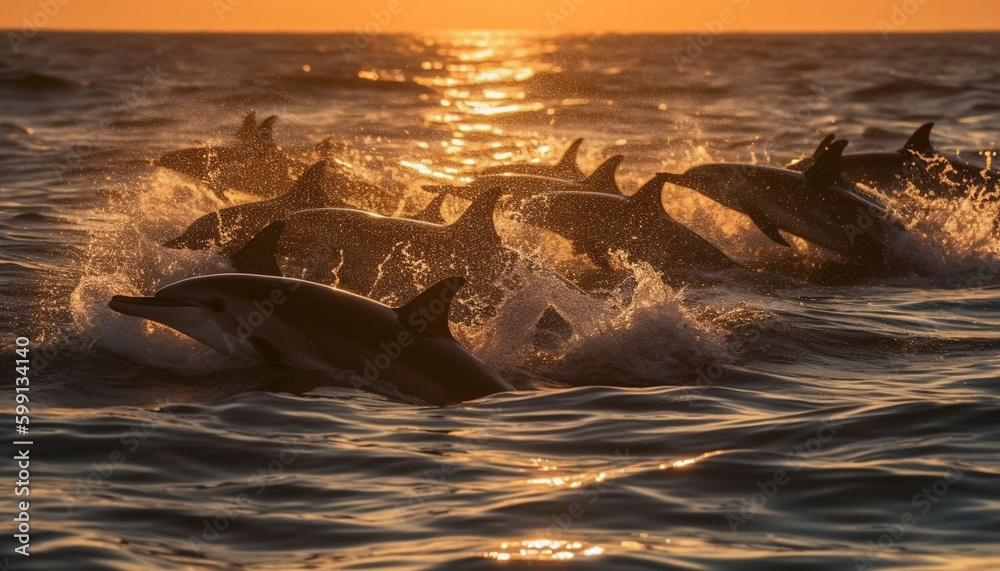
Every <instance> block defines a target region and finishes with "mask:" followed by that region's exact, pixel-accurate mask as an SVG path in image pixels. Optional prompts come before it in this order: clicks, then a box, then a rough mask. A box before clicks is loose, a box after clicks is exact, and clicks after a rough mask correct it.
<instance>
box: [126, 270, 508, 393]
mask: <svg viewBox="0 0 1000 571" xmlns="http://www.w3.org/2000/svg"><path fill="white" fill-rule="evenodd" d="M464 283H465V280H463V279H462V278H450V279H445V280H442V281H441V282H439V283H437V284H435V285H433V286H431V287H430V288H428V289H427V290H425V291H424V292H422V293H421V294H420V295H418V296H417V297H416V298H414V299H413V300H412V301H410V302H409V303H407V304H406V305H404V306H402V307H400V308H398V309H393V308H391V307H387V306H385V305H382V304H380V303H377V302H375V301H372V300H370V299H366V298H363V297H361V296H358V295H354V294H351V293H348V292H344V291H339V290H336V289H333V288H330V287H327V286H323V285H319V284H315V283H310V282H305V281H301V280H294V279H289V278H281V277H274V276H258V275H246V274H221V275H211V276H201V277H196V278H190V279H186V280H183V281H180V282H177V283H175V284H172V285H169V286H167V287H164V288H162V289H161V290H159V291H157V292H156V295H154V296H153V297H126V296H115V297H114V298H113V299H112V300H111V302H110V303H109V307H110V308H111V309H113V310H115V311H117V312H119V313H124V314H126V315H132V316H136V317H141V318H144V319H149V320H152V321H156V322H158V323H162V324H164V325H167V326H168V327H172V328H174V329H176V330H177V331H180V332H181V333H184V334H185V335H188V336H189V337H192V338H193V339H195V340H197V341H200V342H202V343H204V344H205V345H208V346H209V347H211V348H213V349H215V350H217V351H220V352H222V353H224V354H227V355H241V356H244V357H249V358H252V359H255V360H263V361H266V362H270V363H273V364H277V365H281V366H285V367H289V368H293V369H299V370H304V371H329V370H339V371H352V372H354V373H356V374H358V375H359V376H363V377H364V378H365V379H367V380H368V381H370V382H373V383H375V382H378V381H385V382H388V383H391V384H392V385H393V386H395V387H396V389H398V390H399V392H401V393H403V394H406V395H410V396H414V397H417V398H419V399H421V400H423V401H425V402H428V403H430V404H434V405H446V404H451V403H456V402H461V401H466V400H471V399H477V398H480V397H484V396H487V395H491V394H494V393H498V392H503V391H509V390H511V387H510V385H509V384H507V382H506V381H504V380H503V379H502V378H500V377H499V376H498V375H497V374H496V373H495V372H493V371H492V370H491V369H490V368H489V367H487V366H486V365H485V364H483V363H482V362H481V361H480V360H478V359H477V358H476V357H474V356H473V355H472V354H471V353H469V352H468V351H467V350H466V349H465V348H464V347H462V346H461V345H460V344H459V343H458V342H457V341H455V338H454V337H452V334H451V331H450V329H449V326H448V311H449V308H450V307H451V302H452V300H453V299H454V297H455V292H457V291H458V290H459V289H460V288H461V287H462V285H463V284H464Z"/></svg>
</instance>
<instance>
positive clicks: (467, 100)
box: [0, 33, 1000, 570]
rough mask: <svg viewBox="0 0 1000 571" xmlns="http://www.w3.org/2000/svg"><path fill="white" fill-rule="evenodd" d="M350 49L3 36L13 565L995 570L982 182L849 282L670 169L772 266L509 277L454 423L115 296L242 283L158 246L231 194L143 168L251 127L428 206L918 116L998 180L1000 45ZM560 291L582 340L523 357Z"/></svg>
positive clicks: (1, 266)
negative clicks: (330, 156)
mask: <svg viewBox="0 0 1000 571" xmlns="http://www.w3.org/2000/svg"><path fill="white" fill-rule="evenodd" d="M5 35H6V34H5ZM365 39H366V38H363V37H359V36H355V35H354V34H344V35H143V34H133V35H129V34H83V33H79V34H78V33H41V34H39V35H38V36H37V37H34V38H32V39H31V40H30V42H29V43H28V44H26V45H22V46H20V50H19V53H16V54H15V53H14V52H13V51H12V50H10V49H6V47H5V49H3V50H0V204H2V208H0V330H2V335H0V338H2V339H3V344H2V346H3V347H4V350H5V351H6V353H7V354H6V355H5V356H4V362H6V363H8V364H9V367H8V369H14V368H15V367H14V362H15V361H14V360H15V359H17V358H18V356H17V355H16V354H15V349H16V348H17V346H16V343H15V340H16V339H17V338H18V337H25V338H26V341H27V343H28V345H27V347H28V348H29V350H30V352H31V353H30V357H31V359H32V363H31V369H30V372H29V373H30V374H29V377H30V392H27V393H24V392H22V393H21V394H26V395H29V398H30V401H29V403H28V405H29V407H30V413H29V414H30V425H28V426H27V427H26V428H28V429H29V432H28V433H27V434H23V435H18V434H15V432H14V431H15V426H14V424H15V423H14V422H13V418H12V417H13V416H14V415H13V413H14V412H15V406H16V403H15V398H16V397H15V392H14V384H15V383H14V378H15V377H16V376H21V374H20V373H16V372H15V371H11V370H8V372H7V376H6V378H5V380H4V381H3V385H4V387H5V388H4V391H3V396H2V401H3V404H2V408H3V410H4V411H5V412H9V413H11V414H5V415H4V418H6V419H7V420H6V421H5V426H4V428H3V430H2V432H3V434H5V435H7V436H8V437H9V438H5V440H7V441H8V442H12V441H14V440H23V439H30V441H31V442H33V444H32V445H30V468H29V471H30V485H29V486H28V487H29V488H30V497H29V496H16V495H15V493H14V490H15V488H16V487H22V485H17V484H15V480H16V479H17V472H18V470H19V469H16V468H15V467H14V464H15V463H16V461H15V462H11V461H9V460H8V461H5V462H4V464H3V466H4V468H3V470H2V474H3V479H4V483H3V488H4V490H6V491H5V492H4V493H3V497H4V501H3V502H0V506H2V510H0V511H2V512H3V513H2V519H4V520H5V521H7V522H8V523H6V524H5V525H3V526H2V527H3V530H4V536H5V537H6V538H7V539H6V541H5V542H4V545H5V546H6V547H5V549H4V552H3V553H2V554H0V562H2V563H3V564H4V565H8V564H9V565H11V567H10V568H11V569H13V568H14V565H16V566H17V568H20V569H23V570H32V569H46V570H50V569H51V570H56V569H67V570H69V569H72V570H81V569H86V570H103V569H117V570H139V569H247V570H299V569H521V568H526V567H530V568H541V569H550V568H551V569H622V570H627V569H690V570H709V569H726V570H729V569H732V570H774V569H815V570H819V569H822V570H827V569H829V570H834V569H837V570H840V569H843V570H853V569H912V570H916V569H921V570H931V569H935V570H937V569H942V570H943V569H977V570H979V569H984V570H985V569H997V568H1000V243H998V240H997V237H996V236H995V235H994V234H993V233H992V229H993V224H994V220H995V218H996V216H997V210H998V206H997V202H996V201H995V200H994V201H991V200H982V199H981V197H980V196H979V195H978V194H977V193H976V192H970V193H969V196H968V197H967V198H965V199H957V200H946V199H940V198H935V197H920V196H916V197H909V199H908V200H906V201H898V202H894V201H892V200H890V204H889V206H890V208H891V209H893V211H894V212H895V214H896V215H897V216H899V217H900V219H901V220H902V221H903V222H904V224H905V225H906V227H907V228H908V229H909V230H910V233H911V235H912V236H913V237H914V240H913V243H912V244H910V245H909V246H908V247H909V248H911V249H912V252H913V254H914V255H915V256H917V257H919V258H920V259H922V260H924V261H925V262H926V263H925V266H926V267H928V268H930V270H929V271H925V272H922V274H921V275H913V276H910V275H902V276H897V277H892V278H880V279H874V278H870V279H851V277H850V276H849V275H848V276H846V279H845V277H844V276H843V275H840V277H839V278H838V279H835V280H830V279H826V276H828V275H830V274H837V272H838V266H837V264H838V261H837V260H836V259H835V258H834V257H833V256H832V255H831V254H829V253H825V252H823V251H821V250H820V249H819V248H816V247H812V246H809V245H808V244H806V243H805V242H803V241H801V240H793V248H782V247H780V246H777V245H775V244H773V243H772V242H770V240H768V239H767V238H766V237H764V236H763V234H762V233H761V232H759V231H758V230H757V229H756V228H755V227H753V226H752V224H751V223H750V222H749V221H747V220H746V219H745V218H744V217H743V216H742V215H740V214H737V213H735V212H733V211H730V210H726V209H725V208H723V207H721V206H718V205H716V204H715V203H713V202H711V201H709V200H708V199H705V198H703V197H701V196H700V195H697V194H696V193H694V192H693V191H688V190H686V189H683V188H679V187H672V186H669V185H668V187H667V189H666V191H665V193H664V200H663V202H664V206H665V208H666V210H667V212H669V213H670V214H671V215H672V216H673V217H674V218H676V219H677V220H679V221H682V222H683V223H685V224H687V225H688V226H689V227H690V228H692V229H693V230H695V231H696V232H698V233H699V234H701V235H702V236H703V237H705V238H706V239H708V240H709V241H711V242H712V243H714V244H715V245H717V246H718V247H719V248H720V249H722V250H723V251H725V252H726V253H727V254H729V255H730V256H731V257H733V258H734V259H736V260H737V261H739V262H741V263H743V264H744V265H746V266H747V267H749V268H751V269H752V270H754V272H755V278H756V279H754V280H751V283H748V282H747V281H745V280H733V282H732V283H722V284H716V285H712V286H699V285H694V284H692V285H686V286H680V285H677V284H673V285H668V284H666V283H664V282H663V281H662V280H661V279H660V278H659V277H658V276H657V274H656V273H655V272H652V271H651V270H649V268H647V267H643V266H642V265H641V264H637V265H634V266H632V267H630V268H629V270H628V271H627V272H626V274H627V275H624V276H623V277H622V279H621V283H620V284H613V285H612V287H611V288H610V291H609V294H608V295H606V296H598V297H588V296H582V295H581V294H580V293H579V292H578V291H576V290H574V289H573V288H571V287H569V286H567V285H566V284H565V283H564V282H561V281H560V280H558V279H553V278H551V277H532V276H525V279H524V280H522V282H523V287H520V288H517V289H512V290H511V291H509V292H507V294H506V298H505V299H504V301H503V303H501V304H500V305H499V306H498V307H497V308H496V309H495V314H494V316H493V317H492V318H491V319H490V320H489V321H488V322H487V323H485V324H479V325H476V326H463V325H461V324H454V325H453V327H454V329H455V330H456V336H457V337H458V338H459V339H460V340H462V341H463V342H464V343H465V344H466V345H467V346H468V347H469V348H470V349H471V350H472V351H473V352H474V353H475V354H476V355H477V356H479V357H480V358H481V359H482V360H484V361H485V362H486V363H488V364H489V365H491V366H492V367H494V368H495V369H496V370H497V371H499V373H500V374H501V375H502V376H504V377H505V378H506V379H508V380H510V381H511V382H512V383H514V384H515V386H516V387H517V388H518V390H517V391H515V392H510V393H504V394H497V395H493V396H490V397H487V398H483V399H481V400H478V401H475V402H468V403H463V404H459V405H453V406H446V407H432V406H426V405H421V404H416V403H412V402H399V401H398V400H392V399H388V398H385V397H383V396H380V395H377V394H371V393H366V392H360V391H358V390H354V389H353V388H351V385H350V384H349V383H346V382H338V381H337V380H336V379H328V380H327V379H321V380H320V381H322V382H316V381H317V379H309V378H306V377H308V375H305V374H303V373H296V372H293V371H284V370H279V369H275V368H269V367H265V366H248V365H246V364H243V363H238V362H233V361H230V360H228V359H227V358H226V357H224V356H222V355H221V354H217V353H215V352H213V351H211V350H210V349H208V348H206V347H203V346H201V345H200V344H198V343H197V342H195V341H192V340H190V339H187V338H186V337H183V336H181V335H179V334H176V333H174V332H172V331H170V330H168V329H166V328H164V327H160V326H154V325H152V324H150V323H147V322H143V321H141V320H137V319H135V318H130V317H125V316H122V315H118V314H116V313H114V312H112V311H111V310H110V309H108V307H107V303H108V301H109V299H110V298H111V296H112V295H116V294H125V295H151V294H152V293H153V292H154V291H155V290H156V289H157V288H159V287H162V286H164V285H166V284H168V283H171V282H173V281H177V280H179V279H182V278H186V277H190V276H196V275H202V274H209V273H220V272H226V271H231V268H230V266H229V264H228V262H227V261H226V259H225V258H224V257H222V256H221V255H219V254H217V253H216V252H213V251H197V252H196V251H184V250H169V249H166V248H164V247H162V246H161V245H160V244H161V243H162V242H163V241H164V240H166V239H168V238H171V237H173V236H175V235H176V234H177V233H179V232H180V231H181V230H183V229H184V228H185V227H186V226H187V224H189V223H190V222H191V221H192V220H194V219H195V218H197V217H198V216H200V215H202V214H204V213H206V212H209V211H212V210H215V209H217V208H220V207H222V206H225V204H224V203H223V202H222V201H221V199H220V198H218V197H217V196H216V195H215V194H214V193H213V192H212V191H211V190H209V189H207V188H204V187H203V186H201V185H199V184H197V183H196V182H194V181H193V180H191V179H188V178H185V177H183V176H182V175H179V174H177V173H172V172H170V171H167V170H164V169H159V168H156V167H154V166H152V163H151V160H152V159H154V158H156V157H157V156H160V155H162V154H163V153H165V152H167V151H170V150H176V149H180V148H185V147H194V146H203V145H208V144H222V143H225V142H227V141H230V140H231V138H232V136H233V133H234V132H235V131H236V129H237V128H238V126H239V124H240V122H241V120H242V118H243V116H244V115H246V114H247V113H248V112H250V111H255V112H256V113H257V115H258V117H259V118H264V117H266V116H269V115H277V116H278V120H277V123H276V125H275V129H274V132H275V137H276V139H277V141H278V143H279V144H280V145H281V146H282V147H283V148H285V149H286V150H289V151H290V152H292V151H294V152H300V153H308V152H310V149H314V148H316V147H317V145H320V144H322V145H323V146H324V147H323V148H325V149H327V150H330V149H333V150H334V151H335V152H337V153H339V156H340V157H341V158H342V160H343V161H344V162H345V163H349V164H351V165H352V166H353V167H354V168H356V169H357V171H358V172H359V173H361V174H362V176H364V177H365V178H366V179H367V180H368V181H370V182H372V183H374V184H377V185H379V186H380V187H382V188H384V189H385V194H384V196H380V197H376V198H377V199H378V200H377V202H378V203H379V204H381V205H382V206H383V207H384V210H385V211H384V213H385V214H395V215H405V214H407V213H411V212H414V211H417V210H419V209H420V208H421V207H422V206H423V205H424V204H426V203H427V202H428V201H429V200H430V199H431V198H432V195H431V194H429V193H427V192H424V191H423V190H421V188H420V187H421V185H424V184H440V183H442V182H449V181H451V182H456V183H457V182H462V181H464V180H468V179H469V178H470V177H471V176H472V175H473V174H474V173H475V172H476V171H477V170H478V169H482V168H484V167H486V166H491V165H496V164H501V163H505V162H527V161H538V162H542V163H548V162H554V161H555V160H556V159H557V158H558V157H559V155H560V154H561V153H562V150H563V149H564V148H565V147H566V146H567V145H568V144H569V143H570V142H571V141H572V140H573V139H575V138H577V137H583V138H584V143H583V146H582V151H581V156H580V163H581V165H582V167H583V168H584V170H585V171H589V170H590V169H592V168H594V167H595V166H596V165H597V164H598V163H600V162H601V160H603V159H605V158H607V157H608V156H611V155H613V154H618V153H620V154H623V155H624V156H625V162H624V164H623V165H622V168H621V170H620V173H619V177H618V180H619V184H620V185H621V186H622V188H623V190H624V192H626V193H631V192H633V191H634V190H635V189H636V188H638V186H639V185H640V184H641V183H642V182H643V181H644V180H646V179H648V178H649V177H650V176H652V175H653V174H654V173H656V172H658V171H672V172H680V171H683V170H685V169H686V168H688V167H691V166H694V165H697V164H701V163H705V162H714V161H734V162H747V163H757V164H771V165H777V166H781V165H784V164H785V163H787V162H788V161H789V160H791V159H795V158H801V157H804V156H807V155H809V154H810V153H811V152H812V150H813V148H814V147H815V145H816V144H817V143H818V142H819V140H820V139H821V138H822V137H823V136H824V135H825V134H826V133H830V132H836V133H837V135H838V136H840V137H846V138H847V139H849V140H850V146H849V147H848V152H852V151H854V152H856V151H864V150H894V149H897V148H899V147H901V146H902V144H903V142H904V141H905V140H906V138H907V137H908V136H909V135H910V134H911V133H912V132H913V130H914V129H916V128H917V127H918V126H919V125H920V124H922V123H924V122H928V121H934V122H935V124H936V126H935V129H934V131H933V133H932V136H931V140H932V142H933V143H934V144H935V146H936V147H937V148H938V149H939V150H940V151H942V152H944V153H946V154H948V155H950V156H952V157H958V158H960V159H961V160H963V161H966V162H970V163H974V164H977V165H980V166H985V165H986V162H987V160H991V159H992V157H991V156H990V154H991V152H993V151H992V150H993V149H996V148H997V146H998V142H1000V35H996V34H954V35H952V34H944V35H914V34H903V33H899V34H891V35H889V36H888V37H883V36H882V35H881V34H873V35H812V36H795V35H739V34H723V35H720V36H718V37H713V38H711V41H710V42H709V41H708V40H707V36H705V37H703V38H702V43H707V44H708V45H707V47H703V49H701V50H700V52H699V51H698V50H694V49H692V48H691V46H692V45H695V44H692V42H697V41H698V38H697V37H696V36H685V35H601V36H554V37H553V36H547V35H532V34H522V33H440V34H428V35H380V36H377V37H375V38H373V39H371V40H370V41H364V40H365ZM345 45H346V46H349V49H345V47H344V46H345ZM348 56H349V57H348ZM970 190H975V189H970ZM463 207H464V204H463V203H461V201H459V200H458V199H455V200H451V199H449V201H446V203H445V209H444V210H445V216H446V217H448V218H454V217H455V216H457V214H458V212H460V211H461V208H463ZM598 215H599V213H598ZM544 253H546V254H547V255H548V254H551V255H553V256H556V255H558V252H555V251H553V252H548V251H546V252H544ZM556 262H558V263H561V264H564V265H565V264H571V263H573V260H572V259H569V260H561V261H560V260H556ZM554 263H555V262H554ZM548 305H554V306H556V307H557V308H558V310H559V311H560V313H561V314H562V315H563V317H564V318H565V319H566V321H567V322H568V323H569V324H570V325H571V326H572V335H571V336H570V337H569V338H567V339H558V340H556V342H554V343H548V344H544V345H542V346H539V345H538V344H537V343H535V341H536V340H537V339H535V336H534V331H533V329H532V325H533V324H534V320H535V319H537V317H538V315H539V314H540V312H542V311H543V310H544V309H545V308H546V307H547V306H548ZM22 342H23V341H22ZM4 449H5V451H6V452H5V454H10V455H16V454H17V451H18V449H24V446H20V448H18V447H17V446H14V445H11V444H8V445H6V446H5V447H4ZM10 457H11V456H7V458H10ZM29 500H30V507H29V510H28V513H29V516H30V539H29V540H28V541H29V543H30V548H29V552H30V556H29V557H24V556H22V555H20V554H18V553H15V551H14V548H15V547H17V546H19V545H20V543H19V542H18V540H16V539H14V538H13V537H12V535H13V534H14V533H17V531H16V522H14V523H12V519H13V518H15V517H18V514H19V512H20V511H21V510H20V509H19V507H18V506H17V505H16V503H17V502H20V501H29ZM5 568H6V567H5Z"/></svg>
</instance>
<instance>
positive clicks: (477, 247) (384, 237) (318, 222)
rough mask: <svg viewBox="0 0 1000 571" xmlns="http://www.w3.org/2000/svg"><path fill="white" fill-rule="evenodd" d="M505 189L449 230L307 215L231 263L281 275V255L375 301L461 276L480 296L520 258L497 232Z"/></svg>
mask: <svg viewBox="0 0 1000 571" xmlns="http://www.w3.org/2000/svg"><path fill="white" fill-rule="evenodd" d="M500 195H501V190H500V189H492V190H491V191H489V192H486V193H485V194H484V195H483V196H481V197H479V198H478V199H477V200H476V201H474V202H473V203H472V204H471V205H470V206H469V207H468V208H467V209H466V210H465V212H464V213H463V214H462V216H461V217H459V219H458V220H456V221H454V222H452V223H451V224H449V225H440V224H431V223H428V222H421V221H418V220H411V219H406V218H390V217H387V216H381V215H378V214H373V213H371V212H365V211H362V210H355V209H347V208H318V209H312V210H302V211H299V212H295V213H294V214H290V215H288V216H285V217H284V219H283V221H280V222H275V223H274V224H273V225H271V226H268V227H266V228H264V229H262V230H261V231H260V232H259V233H258V234H257V235H256V236H254V238H253V239H252V240H250V241H249V242H247V244H246V246H245V247H244V248H242V249H241V250H239V251H238V252H235V253H233V254H232V255H231V256H230V259H231V260H232V262H233V265H234V267H235V268H236V269H237V271H241V272H257V273H272V274H279V275H280V271H281V270H280V268H279V267H278V266H277V264H276V263H275V258H276V256H277V257H278V258H280V259H286V260H290V265H292V266H293V267H295V266H297V267H298V268H300V269H301V270H302V271H304V273H303V274H302V275H300V276H299V277H308V278H309V279H314V280H317V281H323V282H325V283H330V284H332V285H335V286H337V287H339V288H342V289H345V290H348V291H352V292H355V293H358V294H361V295H364V296H366V297H370V298H373V299H400V298H402V299H408V298H409V297H410V296H411V295H413V294H414V293H415V291H414V288H416V287H418V282H420V283H428V282H430V281H437V280H439V279H441V278H443V277H446V276H448V275H463V276H464V277H466V278H468V279H470V280H471V281H472V282H473V283H472V284H470V286H471V287H475V288H476V290H477V293H481V292H480V291H479V290H480V289H481V286H486V287H491V286H492V285H493V284H495V282H496V281H497V280H496V279H495V278H497V277H498V276H502V275H503V272H504V267H505V264H506V263H507V262H509V261H511V260H512V259H513V257H514V256H515V255H514V253H513V252H512V251H511V250H508V249H507V248H505V247H504V246H503V245H502V244H501V242H500V237H499V236H498V235H497V233H496V228H495V226H494V223H493V213H494V209H495V207H496V203H497V201H498V199H499V198H500Z"/></svg>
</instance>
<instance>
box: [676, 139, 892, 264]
mask: <svg viewBox="0 0 1000 571" xmlns="http://www.w3.org/2000/svg"><path fill="white" fill-rule="evenodd" d="M846 146H847V141H845V140H840V141H836V142H833V143H832V144H830V146H829V147H828V148H826V149H825V150H823V151H822V152H820V153H819V156H818V157H817V158H816V160H815V162H814V163H813V164H812V166H811V167H810V168H809V169H807V170H806V171H805V172H802V173H800V172H796V171H792V170H787V169H779V168H774V167H766V166H759V165H745V164H729V163H717V164H706V165H699V166H696V167H693V168H691V169H688V171H687V172H685V173H683V174H672V173H661V175H660V176H663V177H664V179H665V180H666V181H667V182H670V183H672V184H677V185H680V186H685V187H687V188H690V189H693V190H696V191H698V192H700V193H701V194H704V195H705V196H707V197H709V198H711V199H712V200H715V201H716V202H718V203H720V204H722V205H723V206H726V207H728V208H732V209H733V210H736V211H739V212H742V213H743V214H746V215H747V216H749V217H750V219H751V220H752V221H753V222H754V224H755V225H756V226H757V228H759V229H760V230H761V232H763V233H764V234H765V235H766V236H767V237H768V238H770V239H771V240H773V241H774V242H776V243H778V244H781V245H782V246H788V245H789V244H788V242H787V241H786V240H785V239H784V238H783V237H782V236H781V233H780V232H779V230H783V231H785V232H788V233H789V234H793V235H795V236H798V237H800V238H803V239H805V240H808V241H809V242H812V243H814V244H817V245H819V246H822V247H824V248H826V249H829V250H832V251H834V252H837V253H838V254H841V255H842V256H844V257H845V258H847V259H849V260H851V261H853V262H856V263H857V264H859V265H862V266H870V267H873V268H884V267H885V265H886V264H887V262H888V260H886V254H887V250H886V248H887V246H888V245H889V241H890V239H891V237H892V236H893V235H894V233H898V232H902V231H903V230H902V228H901V227H900V226H899V225H898V224H897V223H896V222H895V221H894V220H893V219H892V218H891V217H890V216H889V215H888V213H887V211H886V209H885V207H884V206H883V205H882V204H881V203H880V202H879V201H878V200H876V199H875V198H874V197H870V196H866V195H863V194H861V193H860V192H858V191H857V190H856V189H854V188H852V187H851V186H852V185H850V184H849V183H848V182H847V181H845V180H844V177H843V174H842V173H841V172H840V165H839V160H840V156H841V153H843V151H844V148H845V147H846Z"/></svg>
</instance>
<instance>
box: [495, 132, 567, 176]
mask: <svg viewBox="0 0 1000 571" xmlns="http://www.w3.org/2000/svg"><path fill="white" fill-rule="evenodd" d="M581 143H583V139H576V140H575V141H573V142H572V143H570V144H569V147H567V148H566V152H564V153H563V156H562V158H561V159H559V162H557V163H556V164H554V165H542V164H535V163H518V164H512V165H497V166H492V167H489V168H485V169H483V170H482V171H480V172H479V176H487V175H495V174H527V175H533V176H544V177H549V178H561V179H565V180H583V178H584V176H585V175H584V174H583V171H582V170H580V167H579V166H577V162H576V155H577V153H578V152H579V151H580V144H581Z"/></svg>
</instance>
